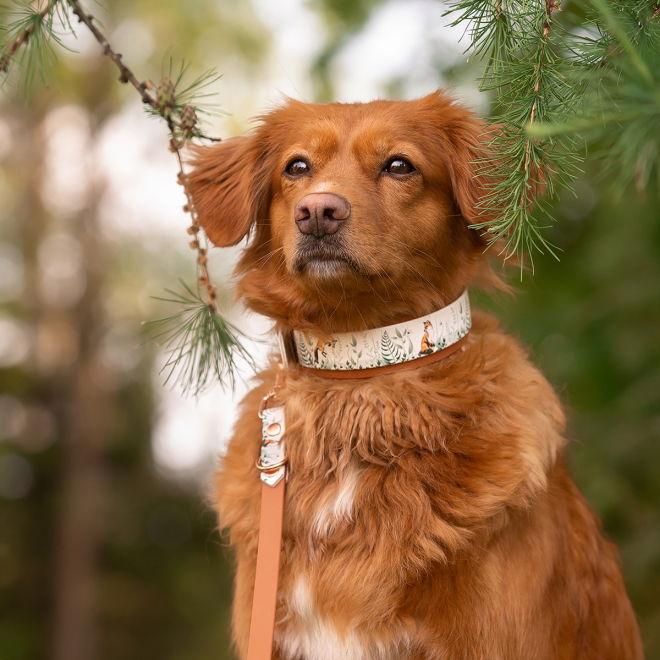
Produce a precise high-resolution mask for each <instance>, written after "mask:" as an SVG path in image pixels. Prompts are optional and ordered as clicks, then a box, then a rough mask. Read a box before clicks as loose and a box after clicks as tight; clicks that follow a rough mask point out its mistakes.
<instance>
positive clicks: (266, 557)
mask: <svg viewBox="0 0 660 660" xmlns="http://www.w3.org/2000/svg"><path fill="white" fill-rule="evenodd" d="M285 484H286V479H282V480H281V481H280V482H279V483H278V484H277V485H276V486H268V485H267V484H263V483H262V485H261V521H260V523H259V547H258V550H257V572H256V574H255V578H254V580H255V581H254V597H253V600H252V619H251V621H250V641H249V643H248V654H247V660H271V658H272V654H273V632H274V630H275V608H276V606H277V578H278V575H279V572H280V550H281V546H282V520H283V518H284V489H285Z"/></svg>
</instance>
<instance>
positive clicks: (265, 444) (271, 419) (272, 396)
mask: <svg viewBox="0 0 660 660" xmlns="http://www.w3.org/2000/svg"><path fill="white" fill-rule="evenodd" d="M281 380H282V371H279V372H278V374H277V378H276V381H275V386H274V387H273V389H272V390H270V391H269V392H268V393H267V394H266V395H265V396H264V398H263V399H262V400H261V405H260V406H259V417H260V419H261V451H260V454H259V458H258V460H257V463H256V468H257V470H259V478H260V479H261V481H262V482H263V483H265V484H267V485H268V486H276V485H277V484H278V483H279V482H280V481H281V479H283V478H284V477H285V476H286V464H287V462H288V460H289V459H288V457H287V455H286V448H285V443H284V432H285V430H286V425H285V415H284V404H283V403H282V402H280V403H279V405H271V404H272V403H273V402H275V401H276V400H277V394H278V391H279V390H281V389H282V385H281Z"/></svg>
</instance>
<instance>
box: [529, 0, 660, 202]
mask: <svg viewBox="0 0 660 660" xmlns="http://www.w3.org/2000/svg"><path fill="white" fill-rule="evenodd" d="M590 4H591V5H592V7H593V9H594V11H593V12H592V15H591V16H590V20H589V23H588V24H587V26H586V27H587V28H588V29H589V30H590V31H589V33H588V35H587V36H584V37H581V38H579V39H577V38H576V39H575V40H574V44H573V53H574V58H575V59H574V61H575V65H576V66H575V75H574V77H573V84H574V85H575V86H576V88H579V89H580V90H581V92H582V94H581V97H582V98H581V103H580V105H579V108H578V113H577V114H576V116H575V117H573V118H571V119H567V120H563V121H562V120H554V121H546V122H545V123H537V124H531V125H528V127H527V132H528V134H529V135H530V136H531V137H533V138H542V139H546V138H548V137H550V138H562V137H565V136H570V135H575V134H584V135H586V136H587V137H588V139H589V141H590V143H591V144H593V145H594V146H595V147H596V152H597V153H598V154H599V155H600V156H601V158H602V161H603V163H604V167H603V171H604V173H605V174H609V175H615V176H614V177H613V178H612V181H613V183H614V185H615V187H616V189H617V190H618V192H619V193H622V192H623V191H624V190H625V189H626V188H628V187H632V186H634V187H635V188H636V189H637V190H638V191H639V192H644V191H646V190H647V189H648V188H649V187H650V186H651V185H652V184H653V187H655V188H656V191H658V190H660V186H659V185H658V184H660V144H659V141H660V18H659V17H658V8H657V7H654V6H652V5H651V4H650V3H648V2H626V3H624V2H610V3H609V4H607V3H605V2H604V0H590Z"/></svg>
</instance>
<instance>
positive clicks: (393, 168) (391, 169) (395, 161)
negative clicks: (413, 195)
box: [383, 158, 415, 174]
mask: <svg viewBox="0 0 660 660" xmlns="http://www.w3.org/2000/svg"><path fill="white" fill-rule="evenodd" d="M414 171H415V168H414V167H413V166H412V164H411V163H409V162H408V161H407V160H406V159H405V158H391V159H390V160H389V161H388V163H387V165H385V167H384V168H383V172H387V173H388V174H410V173H411V172H414Z"/></svg>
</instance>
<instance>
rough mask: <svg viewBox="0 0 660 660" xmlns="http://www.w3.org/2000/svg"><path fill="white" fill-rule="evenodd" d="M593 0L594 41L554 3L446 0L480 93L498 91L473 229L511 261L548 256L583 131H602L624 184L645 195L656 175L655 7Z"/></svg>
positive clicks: (659, 48) (658, 61)
mask: <svg viewBox="0 0 660 660" xmlns="http://www.w3.org/2000/svg"><path fill="white" fill-rule="evenodd" d="M590 2H591V5H592V6H593V7H594V9H595V10H596V16H595V18H594V21H593V23H594V25H595V26H596V27H597V29H598V32H599V34H598V36H597V37H595V38H594V37H591V36H578V35H577V34H576V33H575V32H573V31H572V30H569V29H566V27H565V26H564V25H562V23H561V20H560V10H561V3H560V2H559V1H557V0H539V1H537V2H528V1H527V0H509V1H506V2H505V1H504V0H497V1H496V2H492V0H457V1H456V2H452V3H450V10H449V13H455V14H456V15H457V17H456V18H455V20H454V23H453V24H454V25H457V24H459V23H461V22H463V21H469V22H470V27H469V34H470V38H471V42H472V43H471V49H472V51H473V52H474V53H475V54H476V55H478V56H480V57H481V58H483V60H484V63H485V65H484V66H485V68H484V75H483V78H482V83H481V88H482V89H483V90H488V91H491V92H493V93H494V95H495V96H494V100H493V113H492V116H491V120H492V121H493V122H495V123H496V125H497V127H496V129H495V130H492V131H490V132H489V138H488V145H487V147H486V148H485V151H486V152H487V153H486V155H485V156H484V157H483V158H482V159H480V161H479V165H480V168H479V174H480V175H482V176H483V177H484V180H486V181H487V184H486V185H487V190H488V192H487V194H486V196H485V198H484V199H483V200H482V201H481V205H480V208H481V211H482V218H483V219H482V220H481V221H479V222H477V223H476V224H475V225H474V226H475V228H478V229H482V230H485V231H487V232H488V234H489V236H490V238H491V243H494V242H495V241H499V240H501V239H504V241H505V247H504V252H505V256H506V257H507V258H508V257H511V256H513V255H514V254H522V255H528V256H529V258H530V260H531V259H532V258H533V255H534V253H535V252H543V251H548V252H550V254H552V255H553V256H556V251H555V250H554V248H553V246H552V244H551V242H550V241H549V240H548V239H547V231H548V229H549V226H550V225H551V224H552V223H553V221H554V211H553V204H554V202H555V201H556V199H557V196H558V192H559V190H561V189H562V188H570V186H571V183H572V181H573V180H574V178H575V177H576V175H577V174H578V172H579V163H580V160H581V157H580V154H579V151H578V149H577V145H578V144H579V142H578V141H579V139H580V138H581V137H582V134H583V133H584V131H585V130H587V129H595V128H596V127H599V128H600V137H601V138H607V140H606V145H605V148H604V152H606V153H607V160H608V162H609V163H610V164H612V165H613V166H615V167H616V168H617V171H618V173H620V172H621V170H623V172H622V176H620V177H619V187H620V188H624V187H625V186H626V185H627V184H628V183H630V182H631V181H634V182H635V184H636V185H637V187H638V189H643V188H645V186H646V184H647V183H648V182H649V179H650V178H651V176H652V172H657V170H658V160H659V159H660V152H659V150H658V144H657V140H658V137H657V136H658V135H659V134H660V132H659V130H658V129H659V128H660V120H659V119H658V117H659V101H658V87H659V86H658V71H660V43H659V42H658V22H659V21H658V18H657V15H658V8H657V7H655V6H653V5H652V4H650V3H648V2H621V1H619V0H610V1H609V2H606V0H590ZM576 117H577V119H576ZM606 132H607V135H606ZM539 192H541V193H542V194H541V195H539V194H538V193H539ZM532 266H533V262H532Z"/></svg>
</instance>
